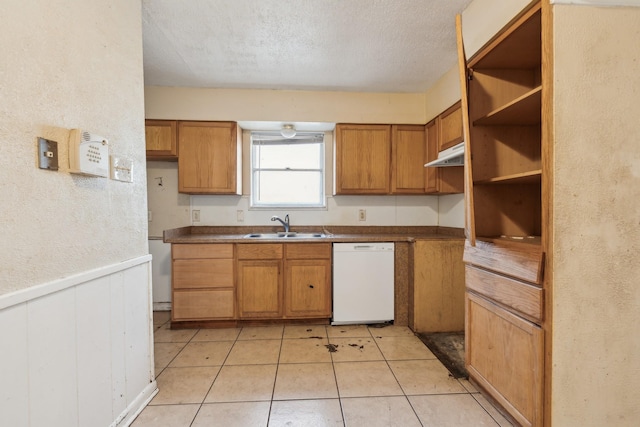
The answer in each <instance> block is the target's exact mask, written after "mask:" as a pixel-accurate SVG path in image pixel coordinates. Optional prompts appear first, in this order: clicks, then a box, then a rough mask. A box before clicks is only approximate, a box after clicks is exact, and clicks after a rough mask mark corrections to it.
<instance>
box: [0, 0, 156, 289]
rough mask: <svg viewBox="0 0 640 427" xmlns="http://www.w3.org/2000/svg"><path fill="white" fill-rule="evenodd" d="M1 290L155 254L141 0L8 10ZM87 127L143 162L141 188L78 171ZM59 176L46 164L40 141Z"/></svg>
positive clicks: (3, 33)
mask: <svg viewBox="0 0 640 427" xmlns="http://www.w3.org/2000/svg"><path fill="white" fill-rule="evenodd" d="M0 16H2V17H3V19H2V26H1V27H0V52H2V65H0V93H1V94H0V99H2V102H0V124H1V125H0V146H1V147H2V156H0V198H1V199H2V200H3V202H2V208H1V209H0V221H1V223H2V239H0V254H2V255H0V272H1V273H2V274H0V294H4V293H7V292H11V291H15V290H19V289H24V288H27V287H31V286H35V285H39V284H42V283H44V282H48V281H51V280H54V279H57V278H61V277H65V276H69V275H73V274H77V273H80V272H83V271H86V270H90V269H93V268H98V267H101V266H104V265H108V264H112V263H116V262H120V261H123V260H127V259H131V258H134V257H136V256H140V255H144V254H146V253H147V248H146V234H147V221H146V194H145V192H146V182H145V181H146V178H145V171H144V169H145V164H144V142H143V141H144V127H143V120H144V110H143V78H142V39H141V38H142V34H141V11H140V2H139V1H127V0H117V1H91V2H87V1H83V0H75V1H73V0H70V1H65V2H50V1H44V0H33V1H29V2H24V1H21V0H5V1H3V2H1V3H0ZM71 128H83V129H87V130H89V131H90V132H94V133H96V134H98V135H101V136H104V137H106V138H108V139H109V140H110V142H111V147H110V150H111V153H115V154H120V155H123V156H127V157H129V158H131V159H132V160H133V167H134V172H133V175H134V183H132V184H127V183H121V182H116V181H112V180H110V179H105V178H85V177H81V176H77V175H71V174H69V172H68V169H69V168H68V157H67V153H68V150H67V138H68V130H69V129H71ZM38 136H42V137H45V138H49V139H53V140H56V141H58V150H59V154H60V170H58V171H57V172H51V171H45V170H40V169H38V167H37V157H36V137H38Z"/></svg>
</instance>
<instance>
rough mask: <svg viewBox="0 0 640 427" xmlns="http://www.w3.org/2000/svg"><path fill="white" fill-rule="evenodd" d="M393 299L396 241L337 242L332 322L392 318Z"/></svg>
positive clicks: (378, 321) (373, 321)
mask: <svg viewBox="0 0 640 427" xmlns="http://www.w3.org/2000/svg"><path fill="white" fill-rule="evenodd" d="M393 301H394V244H393V243H387V242H384V243H378V242H375V243H334V244H333V318H332V320H331V324H332V325H344V324H349V323H382V322H388V321H392V320H393V315H394V303H393Z"/></svg>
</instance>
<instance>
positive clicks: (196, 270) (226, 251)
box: [171, 244, 235, 321]
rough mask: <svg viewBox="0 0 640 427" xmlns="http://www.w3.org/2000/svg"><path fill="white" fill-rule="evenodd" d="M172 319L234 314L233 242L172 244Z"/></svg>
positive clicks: (231, 317)
mask: <svg viewBox="0 0 640 427" xmlns="http://www.w3.org/2000/svg"><path fill="white" fill-rule="evenodd" d="M171 257H172V264H171V267H172V304H171V319H172V320H174V321H182V320H185V321H186V320H226V319H233V318H235V295H234V292H235V281H234V255H233V245H232V244H184V245H180V244H173V245H171Z"/></svg>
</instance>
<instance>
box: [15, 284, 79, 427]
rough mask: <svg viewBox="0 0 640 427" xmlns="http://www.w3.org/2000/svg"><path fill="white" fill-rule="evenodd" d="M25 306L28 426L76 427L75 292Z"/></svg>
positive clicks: (63, 292)
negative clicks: (27, 345) (27, 348)
mask: <svg viewBox="0 0 640 427" xmlns="http://www.w3.org/2000/svg"><path fill="white" fill-rule="evenodd" d="M27 304H28V305H27V313H28V319H27V325H28V326H27V327H28V332H27V335H28V340H29V350H28V361H29V370H28V376H29V413H30V420H31V425H34V426H68V427H73V426H78V425H79V424H78V371H77V366H78V361H77V355H76V349H77V343H78V342H77V337H76V290H75V288H68V289H65V290H63V291H60V292H56V293H54V294H50V295H47V296H44V297H41V298H38V299H37V300H34V301H30V302H29V303H27ZM25 374H26V373H25Z"/></svg>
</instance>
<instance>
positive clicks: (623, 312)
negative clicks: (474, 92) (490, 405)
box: [552, 6, 640, 427]
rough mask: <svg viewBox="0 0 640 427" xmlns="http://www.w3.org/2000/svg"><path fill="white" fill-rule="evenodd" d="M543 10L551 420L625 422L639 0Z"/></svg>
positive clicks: (634, 281)
mask: <svg viewBox="0 0 640 427" xmlns="http://www.w3.org/2000/svg"><path fill="white" fill-rule="evenodd" d="M553 10H554V26H553V28H554V38H555V44H554V61H555V67H554V90H555V98H554V107H553V108H554V115H555V139H556V140H555V159H554V161H555V167H554V169H555V182H554V186H553V187H554V203H553V209H554V226H555V235H554V236H553V245H554V248H555V249H554V295H553V301H554V308H553V313H554V314H553V316H554V326H553V335H554V336H553V367H552V375H553V377H552V378H553V390H552V393H553V407H552V416H553V425H554V426H574V425H580V426H594V427H595V426H635V425H638V420H639V419H640V406H639V405H638V402H640V387H638V385H637V384H636V382H635V378H636V377H637V374H638V372H640V358H639V357H638V355H640V333H639V332H638V325H640V286H639V285H638V280H639V279H640V262H638V259H639V257H640V223H639V221H640V120H639V119H638V118H639V117H640V107H639V104H638V99H639V96H640V79H639V77H638V70H639V66H640V65H639V64H640V43H638V35H639V33H638V31H639V30H638V23H640V8H598V7H587V6H584V7H578V6H556V7H554V9H553Z"/></svg>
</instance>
